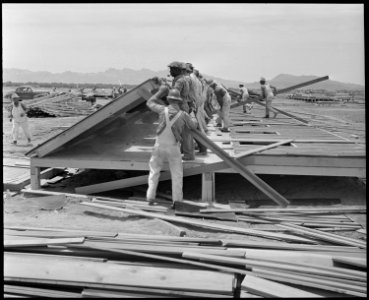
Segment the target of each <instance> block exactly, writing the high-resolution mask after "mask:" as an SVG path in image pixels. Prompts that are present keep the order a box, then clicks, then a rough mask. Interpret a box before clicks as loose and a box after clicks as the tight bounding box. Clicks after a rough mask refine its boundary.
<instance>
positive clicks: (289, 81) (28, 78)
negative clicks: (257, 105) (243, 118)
mask: <svg viewBox="0 0 369 300" xmlns="http://www.w3.org/2000/svg"><path fill="white" fill-rule="evenodd" d="M168 74H169V72H168V71H165V70H163V71H152V70H149V69H141V70H133V69H129V68H124V69H121V70H118V69H114V68H110V69H108V70H106V71H104V72H97V73H79V72H71V71H67V72H63V73H51V72H47V71H37V72H34V71H29V70H23V69H15V68H4V69H3V82H7V81H11V82H22V83H26V82H37V83H52V82H60V83H75V84H77V83H96V84H99V83H100V84H117V85H119V84H128V85H136V84H140V83H142V82H143V81H145V80H147V79H149V78H152V77H155V76H158V77H167V75H168ZM203 76H204V77H205V78H207V79H214V80H216V81H219V82H221V83H222V84H224V85H225V86H226V87H233V88H236V87H238V85H239V84H240V83H243V84H244V85H245V86H246V87H247V88H249V89H258V88H259V87H260V84H259V82H258V81H255V82H249V83H247V82H241V81H238V80H230V79H223V78H218V77H214V76H211V75H206V74H203ZM318 77H320V76H313V75H309V76H306V75H303V76H295V75H289V74H279V75H278V76H276V77H274V78H272V79H270V80H269V83H270V84H272V85H274V86H275V87H277V88H278V89H281V88H285V87H289V86H293V85H296V84H299V83H302V82H305V81H309V80H313V79H315V78H318ZM307 88H311V89H325V90H330V91H337V90H364V86H363V85H359V84H353V83H343V82H339V81H334V80H330V79H329V80H325V81H322V82H319V83H316V84H313V85H311V86H308V87H307Z"/></svg>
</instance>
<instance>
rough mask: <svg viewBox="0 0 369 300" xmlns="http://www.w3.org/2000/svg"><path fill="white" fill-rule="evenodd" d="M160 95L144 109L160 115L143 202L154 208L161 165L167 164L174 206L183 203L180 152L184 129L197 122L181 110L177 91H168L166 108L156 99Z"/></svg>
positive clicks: (152, 99)
mask: <svg viewBox="0 0 369 300" xmlns="http://www.w3.org/2000/svg"><path fill="white" fill-rule="evenodd" d="M162 93H163V91H161V90H159V91H158V92H157V93H156V94H154V95H153V96H152V97H151V98H150V99H149V100H148V101H147V106H148V107H149V108H150V109H151V110H152V111H154V112H156V113H158V114H159V125H158V128H157V131H156V133H157V137H156V140H155V146H154V149H153V152H152V156H151V158H150V162H149V167H150V174H149V180H148V185H149V187H148V189H147V193H146V199H147V201H148V202H149V204H151V205H152V204H154V202H155V197H156V190H157V187H158V183H159V177H160V171H161V169H162V167H163V165H164V161H166V160H168V163H169V169H170V174H171V177H172V200H173V206H175V203H176V202H177V201H182V200H183V189H182V188H183V165H182V157H181V150H180V143H181V141H182V132H183V130H184V129H185V128H188V129H189V130H190V129H195V128H196V127H197V122H196V118H195V116H194V115H193V114H192V117H191V116H190V115H189V114H188V113H187V112H185V111H182V110H181V109H180V104H181V103H182V101H183V99H182V98H181V97H180V93H179V91H178V90H177V89H171V90H170V91H169V94H168V95H167V96H166V99H167V101H168V103H169V106H166V105H164V104H163V101H161V100H160V98H159V97H161V96H162Z"/></svg>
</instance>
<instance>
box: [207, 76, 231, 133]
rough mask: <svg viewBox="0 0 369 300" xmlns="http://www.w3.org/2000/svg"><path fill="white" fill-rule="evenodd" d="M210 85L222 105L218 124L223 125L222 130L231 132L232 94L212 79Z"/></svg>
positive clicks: (217, 120)
mask: <svg viewBox="0 0 369 300" xmlns="http://www.w3.org/2000/svg"><path fill="white" fill-rule="evenodd" d="M209 86H210V87H211V88H212V89H213V91H214V94H215V96H216V99H217V101H218V103H219V105H220V110H219V111H218V118H217V119H216V126H217V127H222V121H223V127H222V128H221V129H220V131H222V132H229V129H228V128H229V111H230V109H231V96H230V95H229V93H228V91H227V90H226V89H225V88H224V87H223V86H221V85H220V84H218V83H217V82H215V81H214V80H212V81H211V82H210V83H209Z"/></svg>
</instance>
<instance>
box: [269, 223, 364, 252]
mask: <svg viewBox="0 0 369 300" xmlns="http://www.w3.org/2000/svg"><path fill="white" fill-rule="evenodd" d="M276 226H280V227H282V228H288V229H289V230H291V231H296V232H299V233H301V234H303V235H306V236H309V237H314V238H318V239H321V240H324V241H328V242H332V243H335V244H338V245H348V246H354V247H359V248H366V243H363V242H361V241H358V240H357V241H356V240H352V239H348V238H346V237H343V236H340V235H337V234H332V233H328V232H321V231H319V230H314V229H310V228H306V227H302V226H298V225H294V224H291V223H281V224H277V225H276Z"/></svg>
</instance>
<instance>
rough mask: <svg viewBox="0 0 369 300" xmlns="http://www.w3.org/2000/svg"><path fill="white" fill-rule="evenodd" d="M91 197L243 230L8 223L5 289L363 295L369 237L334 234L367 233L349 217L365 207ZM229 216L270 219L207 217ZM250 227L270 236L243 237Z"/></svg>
mask: <svg viewBox="0 0 369 300" xmlns="http://www.w3.org/2000/svg"><path fill="white" fill-rule="evenodd" d="M86 198H87V197H83V198H81V202H80V204H81V205H85V206H86V207H90V208H92V209H100V210H102V209H104V210H105V209H108V210H114V211H120V212H122V213H126V214H133V215H138V216H143V217H148V218H157V219H160V220H162V222H168V224H170V226H173V227H177V228H179V227H178V226H180V225H186V224H187V225H190V226H195V227H196V228H210V229H213V230H217V231H218V232H224V231H225V232H231V233H237V234H242V235H243V238H242V239H241V238H240V239H223V238H219V239H218V238H209V237H189V236H183V230H178V233H179V234H178V235H179V236H162V235H140V234H127V233H119V232H98V231H83V230H68V229H60V228H59V229H58V228H34V227H9V226H8V227H7V226H5V229H4V248H5V252H4V281H5V285H4V295H5V296H8V297H15V296H31V297H33V296H44V297H164V298H165V297H236V298H238V297H246V298H249V297H306V298H310V297H337V296H341V297H342V296H348V297H353V296H354V297H366V296H367V294H366V281H367V275H366V242H365V241H363V240H360V239H355V238H351V237H346V236H343V235H339V234H337V233H332V232H330V231H334V232H337V231H340V230H341V231H344V230H345V231H347V230H349V231H359V232H361V233H362V234H363V235H364V233H365V236H366V230H365V229H363V228H362V227H361V225H360V224H358V223H355V222H354V221H352V220H351V219H349V218H347V217H346V215H345V214H348V213H349V214H357V213H361V214H362V213H365V212H366V208H365V207H363V206H338V207H332V206H331V207H313V208H311V207H310V208H269V209H266V208H265V209H263V208H256V209H213V208H208V207H207V208H199V210H198V212H196V211H192V212H186V213H183V212H176V211H175V212H174V213H175V214H176V215H173V214H172V215H170V214H169V209H167V208H166V207H165V206H161V205H158V206H148V205H147V203H145V202H142V201H133V200H117V199H112V198H103V197H97V198H92V200H91V199H90V198H87V200H86ZM140 202H142V203H141V204H140ZM177 214H179V215H181V216H177ZM230 214H233V215H234V218H233V219H234V221H235V222H240V223H241V222H248V223H252V224H260V225H264V226H267V227H262V226H260V228H259V229H250V228H242V227H240V226H236V225H235V226H229V225H222V224H219V223H215V222H214V221H207V220H204V219H207V218H209V219H211V218H214V217H216V218H218V219H219V218H221V217H220V216H221V215H224V216H228V217H227V218H226V219H227V220H228V221H229V220H230V219H232V218H230V217H229V215H230ZM184 215H185V217H184ZM199 217H201V218H202V219H203V220H199ZM195 218H196V219H195ZM359 228H360V229H359ZM245 235H246V236H250V235H251V236H257V237H262V238H264V239H265V241H255V240H252V239H245Z"/></svg>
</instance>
